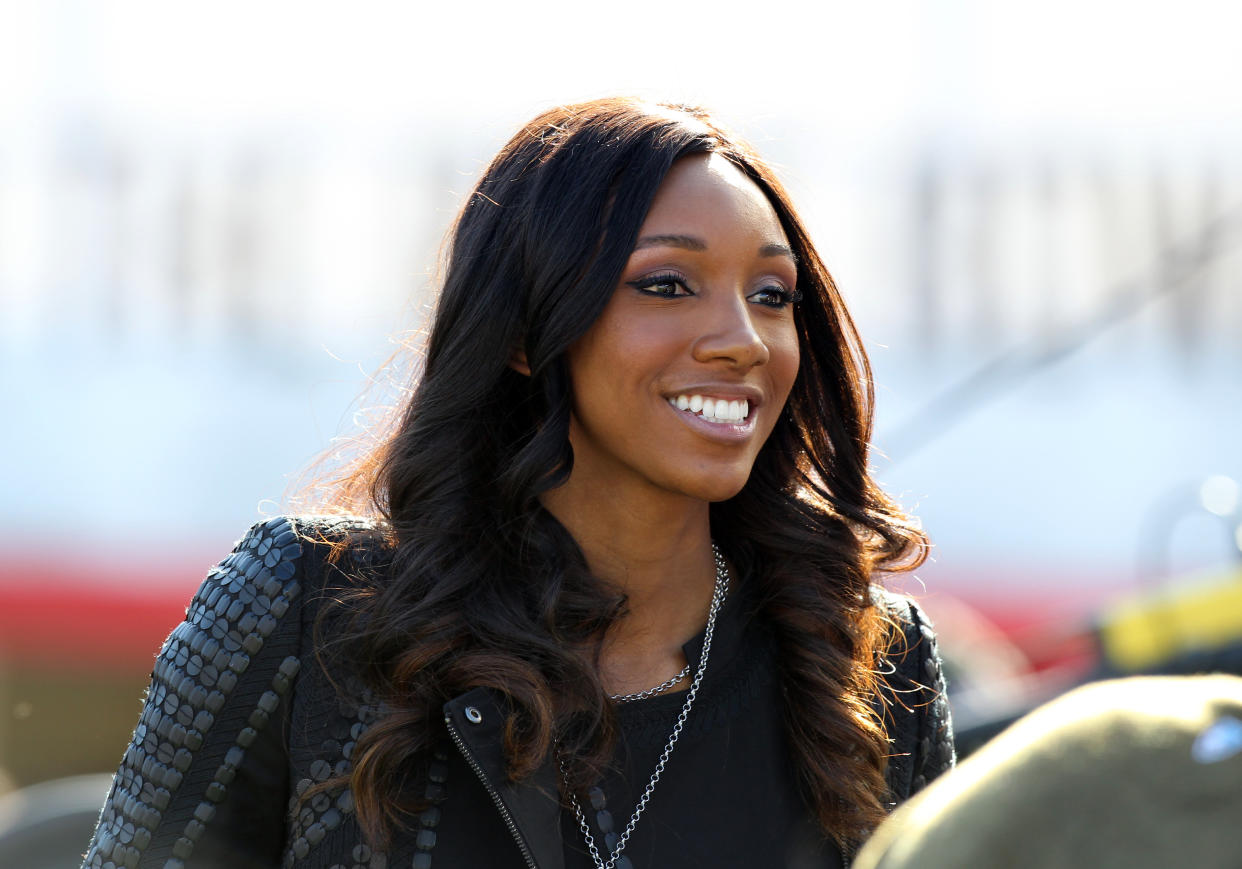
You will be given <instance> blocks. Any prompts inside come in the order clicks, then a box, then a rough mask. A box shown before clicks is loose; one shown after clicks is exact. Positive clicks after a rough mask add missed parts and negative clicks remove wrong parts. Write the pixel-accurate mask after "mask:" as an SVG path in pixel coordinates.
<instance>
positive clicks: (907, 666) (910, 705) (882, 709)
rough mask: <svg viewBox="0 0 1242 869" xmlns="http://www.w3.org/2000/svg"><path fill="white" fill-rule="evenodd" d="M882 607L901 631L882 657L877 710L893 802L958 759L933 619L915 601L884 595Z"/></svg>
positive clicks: (896, 801) (902, 799) (915, 789)
mask: <svg viewBox="0 0 1242 869" xmlns="http://www.w3.org/2000/svg"><path fill="white" fill-rule="evenodd" d="M880 605H881V606H883V607H884V608H885V609H887V611H888V614H889V617H890V618H891V619H892V620H893V621H894V622H895V623H896V624H897V625H898V626H899V627H900V629H901V630H900V634H898V635H897V636H896V637H895V642H894V643H893V646H892V647H891V648H890V649H889V651H888V654H887V655H886V656H885V657H884V658H883V659H882V661H881V664H880V672H881V674H882V678H883V680H884V681H883V684H882V687H881V692H880V696H879V698H877V707H878V709H877V711H878V712H879V714H880V716H881V719H882V720H883V721H884V725H885V728H886V729H887V731H888V735H889V743H890V745H891V754H890V757H889V764H888V769H887V771H886V778H887V780H888V785H889V793H890V797H891V800H892V804H893V805H896V804H897V803H901V802H903V801H905V800H906V799H908V798H910V797H911V796H913V795H914V794H916V793H918V792H919V791H921V790H922V789H923V788H925V787H926V786H927V785H928V784H929V783H930V782H932V781H933V780H934V779H936V778H937V777H938V776H939V775H940V774H941V773H943V772H945V771H946V770H948V769H950V768H951V767H952V766H953V765H954V762H955V760H956V752H955V749H954V744H953V719H952V715H951V713H950V711H949V702H948V694H947V691H946V685H945V679H944V672H943V668H942V667H941V662H940V653H939V650H938V648H937V645H936V634H935V632H934V631H933V630H932V624H931V621H930V620H929V619H928V618H927V616H926V615H925V614H924V613H923V610H922V608H921V607H919V605H918V604H917V603H915V602H914V601H912V600H910V599H908V598H904V597H898V596H896V595H890V594H887V593H883V595H882V598H881V603H880Z"/></svg>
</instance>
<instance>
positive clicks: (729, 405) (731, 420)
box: [668, 395, 750, 425]
mask: <svg viewBox="0 0 1242 869" xmlns="http://www.w3.org/2000/svg"><path fill="white" fill-rule="evenodd" d="M668 403H669V404H671V405H672V406H673V407H675V408H677V409H678V410H683V411H686V412H687V413H690V414H693V415H695V416H698V417H699V418H701V419H703V420H706V421H707V422H710V423H714V424H716V425H738V424H740V423H742V422H744V421H745V420H746V418H747V417H748V416H750V402H749V401H748V400H747V399H745V398H742V399H728V398H711V397H708V396H703V395H678V396H677V397H676V398H669V399H668Z"/></svg>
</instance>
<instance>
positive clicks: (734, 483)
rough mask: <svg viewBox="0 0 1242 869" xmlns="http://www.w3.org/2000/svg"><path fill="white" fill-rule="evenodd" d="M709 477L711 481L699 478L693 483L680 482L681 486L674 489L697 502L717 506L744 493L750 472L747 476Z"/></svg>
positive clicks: (726, 475) (724, 475) (725, 475)
mask: <svg viewBox="0 0 1242 869" xmlns="http://www.w3.org/2000/svg"><path fill="white" fill-rule="evenodd" d="M707 476H708V477H709V478H710V479H708V480H705V479H703V477H699V478H698V479H696V480H693V481H690V480H683V481H679V482H680V483H681V484H680V485H677V486H674V488H675V489H676V490H678V491H680V492H681V493H682V494H684V495H687V496H688V497H691V498H694V499H695V500H697V501H707V502H709V503H712V504H716V503H719V502H720V501H728V500H729V499H730V498H732V497H734V496H735V495H737V493H738V492H740V491H742V489H744V488H745V487H746V481H747V480H748V479H750V472H749V470H747V472H746V473H745V474H739V475H735V474H720V475H718V476H715V477H714V478H711V475H707Z"/></svg>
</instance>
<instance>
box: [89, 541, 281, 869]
mask: <svg viewBox="0 0 1242 869" xmlns="http://www.w3.org/2000/svg"><path fill="white" fill-rule="evenodd" d="M302 548H303V547H302V544H301V543H300V541H299V537H298V535H297V532H296V531H295V529H294V527H293V524H292V522H291V521H290V520H289V519H287V518H283V517H280V518H276V519H271V520H269V521H267V522H264V523H260V524H257V525H255V526H254V527H252V528H251V529H250V531H249V533H248V534H247V535H246V536H245V537H244V538H243V539H242V540H241V541H240V542H239V543H238V544H237V545H236V547H235V548H234V549H233V552H232V553H231V554H230V555H229V556H228V557H227V558H226V559H225V560H224V561H222V562H221V563H220V564H219V565H217V566H216V567H214V568H213V569H212V570H211V571H210V572H209V573H208V574H207V578H206V580H205V581H204V582H203V584H202V586H201V587H200V588H199V590H198V593H197V594H195V596H194V598H193V600H192V601H191V602H190V606H189V608H188V609H187V611H186V618H185V621H184V622H182V623H181V624H180V625H179V626H178V627H177V628H176V629H175V630H174V631H173V632H172V634H171V635H169V637H168V639H167V640H166V641H165V642H164V645H163V648H162V649H161V650H160V653H159V658H158V659H157V660H156V663H155V669H154V671H153V672H152V675H151V686H150V688H149V689H148V691H147V696H146V702H145V705H144V707H143V710H142V715H141V717H140V719H139V721H138V726H137V728H136V729H135V730H134V737H133V741H132V742H131V743H130V745H129V748H128V749H127V750H126V752H125V755H124V758H123V759H122V762H121V767H120V769H119V770H118V772H117V774H116V778H115V779H114V780H113V783H112V789H111V791H110V792H109V794H108V799H107V802H106V803H105V804H104V807H103V811H102V813H101V815H100V819H99V824H98V827H97V828H96V830H95V835H94V837H93V838H92V840H91V843H90V847H89V850H88V851H87V852H86V857H85V860H84V862H83V867H84V869H86V867H91V869H106V867H161V869H195V867H198V869H208V867H210V869H215V867H230V869H250V867H255V869H257V867H272V866H277V865H279V864H280V859H281V852H282V850H283V848H284V840H285V817H286V811H287V794H288V783H287V777H288V772H287V770H288V762H287V749H286V744H287V743H286V737H287V734H286V729H287V726H288V714H289V705H290V701H291V697H290V694H291V689H292V686H293V682H294V679H295V678H296V676H297V674H298V670H299V668H300V663H299V657H298V655H299V644H300V637H301V626H300V621H301V611H300V606H299V603H300V597H301V595H302V581H303V565H302V564H301V556H302Z"/></svg>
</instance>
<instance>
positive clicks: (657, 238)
mask: <svg viewBox="0 0 1242 869" xmlns="http://www.w3.org/2000/svg"><path fill="white" fill-rule="evenodd" d="M647 247H680V248H684V249H685V250H693V251H705V250H707V242H705V241H703V239H701V238H697V237H695V236H693V235H645V236H643V237H642V238H640V239H639V240H638V243H637V244H636V245H634V250H642V249H643V248H647ZM759 256H761V257H769V256H783V257H788V258H789V259H791V260H793V261H794V262H795V263H796V262H797V261H798V255H797V254H796V253H794V252H793V249H792V248H791V247H789V245H786V244H764V245H760V247H759Z"/></svg>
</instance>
